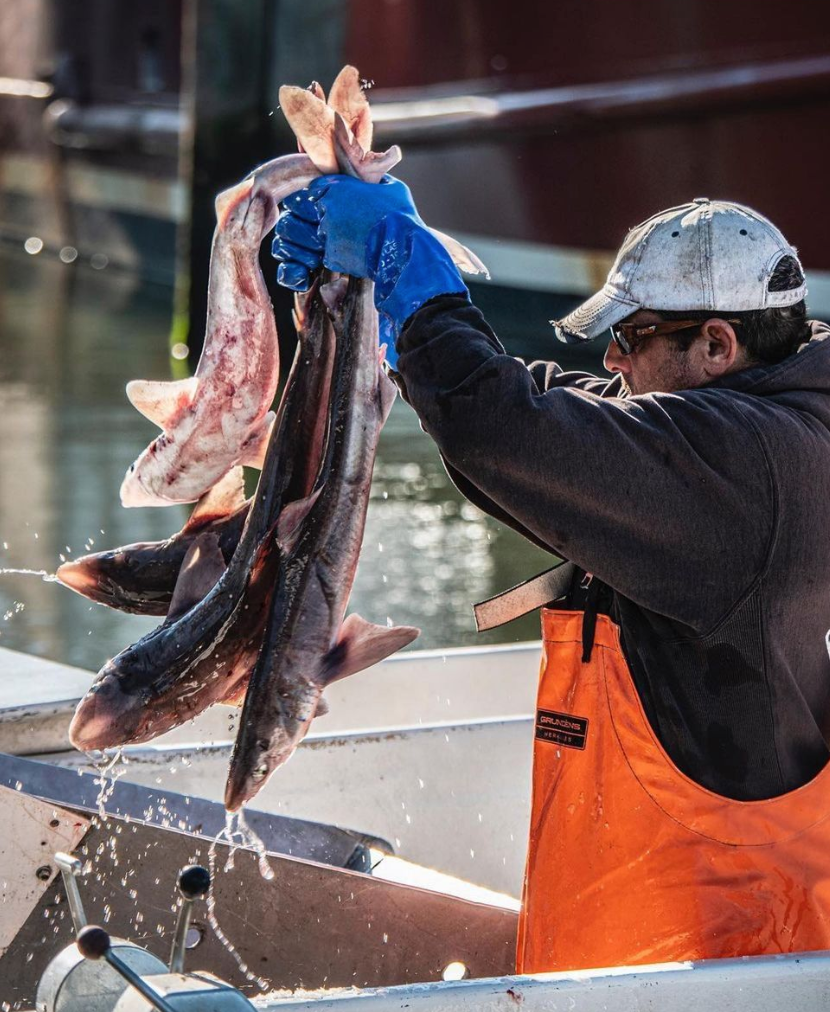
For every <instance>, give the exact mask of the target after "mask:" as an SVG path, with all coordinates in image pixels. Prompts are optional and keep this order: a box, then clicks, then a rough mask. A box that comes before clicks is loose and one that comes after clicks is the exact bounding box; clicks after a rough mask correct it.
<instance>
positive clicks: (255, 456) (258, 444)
mask: <svg viewBox="0 0 830 1012" xmlns="http://www.w3.org/2000/svg"><path fill="white" fill-rule="evenodd" d="M275 418H276V415H275V414H274V412H273V411H269V412H268V414H267V415H265V417H264V418H263V419H262V421H261V422H260V423H259V425H258V427H257V428H256V429H254V430H253V431H252V433H251V435H250V436H248V438H247V439H246V440H245V445H244V446H243V447H242V455H241V456H240V458H239V463H240V464H244V465H245V467H255V468H257V470H259V471H261V470H262V465H263V463H264V462H265V454H266V453H267V452H268V442H269V440H270V438H271V429H272V428H273V425H274V419H275Z"/></svg>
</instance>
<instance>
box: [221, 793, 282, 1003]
mask: <svg viewBox="0 0 830 1012" xmlns="http://www.w3.org/2000/svg"><path fill="white" fill-rule="evenodd" d="M222 842H225V843H227V844H228V857H227V860H226V861H225V867H224V869H223V871H225V872H228V871H231V870H232V869H233V858H234V854H235V852H236V851H237V850H239V848H240V847H245V848H249V849H251V850H253V851H254V852H255V853H256V854H258V855H259V872H260V874H261V875H262V877H263V878H265V879H268V880H269V881H270V880H271V879H273V877H274V871H273V869H272V868H271V866H270V865H269V864H268V859H267V857H266V850H265V844H264V843H263V842H262V840H260V838H259V837H258V836H257V835H256V833H254V831H253V830H252V829H251V828H250V827H249V826H248V825H247V824H246V822H245V820H244V818H243V816H242V814H241V813H239V814H236V815H234V814H232V813H231V812H226V813H225V827H224V829H221V830H220V831H219V834H218V835H217V837H216V839H215V840H214V841H213V843H211V845H210V850H209V851H208V868H209V870H210V881H211V886H210V892H209V893H208V895H207V911H208V922H209V923H210V926H211V927H212V928H213V931H214V934H215V935H216V937H217V938H218V939H219V941H220V942H221V943H222V945H224V947H225V948H226V949H227V950H228V952H229V953H230V954H231V956H233V958H234V961H235V962H236V965H237V966H238V967H239V972H240V973H243V974H244V975H245V978H246V979H247V980H250V981H252V982H253V983H255V984H257V985H258V986H259V987H260V988H261V989H262V990H263V991H265V990H267V989H268V988H269V987H270V984H269V982H268V981H267V980H265V979H264V978H262V977H258V976H257V975H256V974H255V973H254V972H253V971H252V970H251V969H250V967H249V966H248V964H247V963H246V962H245V960H244V959H243V958H242V956H241V955H240V954H239V952H238V950H237V948H236V946H235V945H234V944H233V942H232V941H231V940H230V938H228V936H227V935H226V934H225V932H224V931H223V930H222V928H221V926H220V925H219V920H218V919H217V917H216V895H215V892H214V883H215V881H216V847H217V845H218V844H219V843H222Z"/></svg>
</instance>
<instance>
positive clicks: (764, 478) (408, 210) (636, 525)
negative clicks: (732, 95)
mask: <svg viewBox="0 0 830 1012" xmlns="http://www.w3.org/2000/svg"><path fill="white" fill-rule="evenodd" d="M274 255H275V256H276V257H277V259H278V260H280V261H282V262H281V265H280V267H279V272H278V278H279V281H280V282H281V283H282V284H284V285H286V286H287V287H289V288H293V289H295V290H303V289H304V288H306V287H307V286H308V284H309V273H310V272H311V271H313V270H314V269H315V268H316V267H318V266H319V265H320V263H321V261H322V262H323V263H324V264H325V265H326V266H327V267H329V268H331V269H332V270H335V271H343V272H346V273H348V274H351V275H355V276H361V277H369V278H372V279H373V280H374V282H375V301H376V305H377V307H378V309H379V311H380V318H381V324H382V331H383V336H384V338H385V339H386V340H387V341H388V342H389V346H388V350H387V357H388V360H389V362H390V364H391V365H392V367H393V368H394V370H395V372H396V373H397V376H396V378H397V380H398V383H399V385H400V387H401V390H402V392H403V395H404V397H405V399H406V400H407V401H408V402H409V404H411V405H412V407H413V408H414V409H415V411H416V412H417V414H418V416H419V418H420V420H421V423H422V425H423V427H424V429H425V430H426V431H427V432H428V433H429V434H430V436H432V438H433V439H434V440H435V442H436V443H437V444H438V447H439V449H440V451H441V454H442V456H443V458H444V460H445V462H446V465H447V468H448V470H449V473H450V475H451V476H452V478H453V480H454V481H455V483H456V484H457V486H458V487H459V489H460V490H461V491H462V492H463V493H464V495H466V496H467V497H468V498H469V499H470V500H471V501H472V502H474V503H475V504H476V505H477V506H479V507H481V508H482V509H483V510H485V511H487V512H488V513H490V514H491V515H493V516H494V517H496V518H498V519H499V520H501V521H503V522H505V523H507V524H509V525H510V526H511V527H513V528H515V529H516V530H518V531H520V532H521V533H522V534H524V535H525V536H526V537H528V538H529V539H530V540H531V541H533V542H535V543H536V544H538V545H541V546H542V547H544V548H546V549H548V550H549V551H551V552H553V553H556V554H557V555H560V556H562V557H564V558H566V559H567V560H570V562H571V563H573V564H574V566H573V567H572V568H571V570H570V573H571V574H572V573H573V572H574V569H576V567H578V569H576V575H575V577H574V578H573V579H569V583H568V585H567V586H566V587H565V588H564V589H563V588H562V587H560V588H559V590H560V592H559V593H555V594H554V593H553V592H551V595H550V596H551V598H553V597H556V598H557V600H555V601H550V602H548V603H549V604H550V606H549V607H545V608H544V609H543V610H542V631H543V660H542V671H541V678H540V685H539V695H538V703H537V714H536V731H535V742H534V746H535V747H534V760H533V801H532V813H531V825H530V842H529V849H528V858H527V866H526V876H525V886H524V896H523V904H522V913H521V919H520V931H519V945H518V958H517V969H518V971H519V972H541V971H549V970H567V969H575V968H585V967H596V966H614V965H625V964H643V963H652V962H661V961H667V960H686V959H700V958H707V957H731V956H741V955H756V954H767V953H779V952H790V951H801V950H815V949H827V948H830V863H828V854H829V853H830V818H828V816H830V767H828V765H827V759H828V740H830V657H828V647H827V644H826V636H827V632H828V626H830V537H828V531H830V396H828V395H829V394H830V341H828V340H827V336H828V333H830V328H828V327H827V326H826V325H825V324H822V323H817V322H811V321H809V320H808V319H807V316H806V306H805V296H806V292H807V289H806V286H805V279H804V274H803V271H802V268H801V265H800V263H799V259H798V255H797V253H796V250H795V248H794V247H792V246H791V245H790V244H789V243H788V242H787V241H786V239H785V238H784V237H783V235H782V234H781V232H780V231H779V230H778V229H777V228H776V227H775V226H774V225H772V223H771V222H769V221H768V220H767V219H766V218H764V217H763V216H762V215H760V214H758V213H757V212H756V211H753V210H751V209H750V208H747V207H743V206H741V205H738V204H734V203H730V202H727V201H721V200H710V199H708V198H705V197H699V198H696V199H694V200H693V201H691V202H690V203H688V204H684V205H682V206H680V207H674V208H671V209H669V210H667V211H663V212H661V213H660V214H657V215H655V216H654V217H652V218H650V219H649V220H648V221H646V222H644V223H643V224H641V225H638V226H637V227H636V228H633V229H632V230H631V231H630V232H629V233H628V235H627V236H626V238H625V241H624V242H623V244H622V246H621V248H620V250H619V253H618V254H617V257H616V260H615V262H614V265H613V267H612V268H611V272H610V274H609V275H608V279H607V281H606V283H605V285H604V287H603V288H602V289H601V290H600V291H599V292H598V293H597V294H595V295H594V296H593V297H592V298H590V299H589V300H588V301H587V302H585V303H584V304H583V305H581V306H579V308H577V309H576V310H574V311H573V312H572V313H570V314H569V315H568V316H566V317H565V318H564V319H561V320H558V321H555V328H556V334H557V336H558V337H559V338H560V340H562V341H565V342H570V343H574V342H580V341H590V340H594V339H596V338H598V337H600V336H601V335H602V334H604V333H605V332H606V331H608V330H609V329H610V332H611V341H610V343H609V344H608V349H607V351H606V353H605V367H606V369H607V370H608V371H609V372H610V373H611V374H612V376H613V378H611V379H610V380H609V379H607V378H597V377H595V376H592V375H589V374H587V373H579V372H563V371H562V369H561V368H560V367H559V366H557V365H556V364H554V363H543V362H537V363H534V364H532V365H531V366H530V367H526V366H525V365H523V364H522V363H521V362H520V361H519V360H517V359H515V358H513V357H511V356H509V355H506V354H505V352H504V349H503V348H502V346H501V344H500V343H499V341H498V339H497V338H496V336H495V335H494V333H493V332H492V330H491V329H490V327H489V326H488V325H487V323H486V321H485V320H484V318H483V317H482V315H481V313H480V312H479V311H478V309H476V307H475V306H474V305H472V304H471V302H470V297H469V294H468V291H467V289H466V286H465V284H464V282H463V281H462V279H461V277H460V275H459V273H458V271H457V269H456V268H455V266H454V264H453V262H452V260H451V259H450V257H449V256H448V254H447V252H446V251H445V249H444V247H443V246H442V245H441V244H440V243H439V242H438V241H437V240H436V239H435V238H434V237H433V235H432V234H431V233H430V232H429V231H428V230H427V229H426V227H425V226H424V223H423V222H422V220H421V219H420V217H419V215H418V213H417V211H416V209H415V206H414V204H413V202H412V198H411V195H410V193H409V191H408V189H407V187H406V186H405V185H404V184H403V183H401V182H399V181H396V180H393V179H391V177H387V180H386V181H385V182H384V183H382V184H381V185H370V184H365V183H362V182H359V181H357V180H354V179H350V178H348V177H345V176H324V177H321V178H320V179H318V180H315V182H314V183H312V184H311V186H310V187H309V188H308V189H307V190H304V191H301V192H299V193H297V194H294V195H292V197H291V198H289V200H288V201H286V203H285V205H284V211H283V214H282V215H281V217H280V218H279V221H278V224H277V237H276V239H275V241H274ZM543 600H544V599H543ZM509 604H510V598H509V597H508V598H507V599H506V602H505V607H506V608H507V610H508V611H509Z"/></svg>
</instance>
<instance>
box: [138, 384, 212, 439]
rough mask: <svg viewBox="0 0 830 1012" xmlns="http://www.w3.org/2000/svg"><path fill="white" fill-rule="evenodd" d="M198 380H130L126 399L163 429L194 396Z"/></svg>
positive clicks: (187, 405) (190, 402) (191, 401)
mask: <svg viewBox="0 0 830 1012" xmlns="http://www.w3.org/2000/svg"><path fill="white" fill-rule="evenodd" d="M198 386H199V380H198V379H197V378H196V377H195V376H190V377H189V378H188V379H183V380H172V381H167V380H131V381H130V382H129V383H128V384H127V399H128V400H129V401H130V403H131V404H132V405H133V407H134V408H136V409H137V410H138V411H140V412H141V413H142V415H144V417H145V418H149V419H150V421H151V422H154V423H155V424H156V425H158V427H159V428H160V429H163V428H164V427H165V426H166V425H167V424H168V422H170V421H171V420H172V419H173V418H174V417H175V415H176V414H178V412H179V411H181V410H183V409H184V408H186V407H189V405H190V404H192V403H193V398H194V397H195V396H196V389H197V387H198Z"/></svg>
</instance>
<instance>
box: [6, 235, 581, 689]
mask: <svg viewBox="0 0 830 1012" xmlns="http://www.w3.org/2000/svg"><path fill="white" fill-rule="evenodd" d="M170 306H171V292H170V291H169V289H166V288H163V287H157V286H156V287H153V286H147V285H142V284H141V283H140V282H139V280H138V279H136V278H134V277H131V276H126V275H124V274H119V273H116V272H115V271H113V270H111V269H108V268H106V267H104V268H103V269H99V270H94V269H92V268H90V267H89V266H83V265H80V264H77V263H76V264H63V263H61V262H60V261H59V260H57V259H46V258H45V257H44V256H28V255H26V254H25V253H22V252H20V253H18V252H16V251H2V252H0V419H2V437H0V569H28V570H35V571H38V570H45V571H46V572H47V573H53V572H54V571H55V568H56V567H57V566H58V565H59V564H60V562H61V560H62V559H64V558H72V557H75V556H78V555H83V554H85V553H86V552H89V551H95V550H99V549H102V548H110V547H114V546H116V545H121V544H127V543H129V542H132V541H145V540H155V539H159V538H164V537H166V536H168V535H169V534H171V533H173V532H174V531H175V530H178V529H179V528H180V527H181V526H182V524H183V522H184V520H185V518H186V516H187V514H188V512H189V508H188V507H175V506H174V507H170V508H165V509H152V508H150V509H131V510H127V509H123V508H122V507H121V505H120V503H119V499H118V489H119V486H120V483H121V479H122V477H123V474H124V471H125V469H126V468H127V466H128V465H129V464H130V462H131V461H132V460H133V459H134V458H135V456H136V455H137V453H138V452H139V451H140V450H141V449H142V448H143V447H144V446H145V445H146V444H147V443H148V442H149V440H150V439H151V438H152V437H153V435H154V433H155V432H157V430H156V429H155V428H154V426H153V425H152V424H151V423H149V422H148V421H147V420H146V419H144V418H143V417H142V416H141V415H139V413H138V412H137V411H136V410H135V409H134V408H133V407H132V406H131V405H130V404H129V403H128V401H127V399H126V397H125V395H124V386H125V384H126V382H127V381H128V380H130V379H135V378H157V379H164V378H168V377H169V376H170V362H169V358H168V351H167V346H168V342H167V338H168V333H169V327H170ZM508 315H509V314H508ZM548 315H550V313H548ZM546 319H547V316H546V315H545V311H544V309H543V310H542V312H541V314H540V316H539V320H538V330H539V332H540V333H542V334H545V333H546V330H547V324H546ZM522 322H523V325H524V326H526V325H527V318H526V317H525V318H524V319H523V321H522ZM560 351H561V346H558V347H557V346H556V342H555V341H554V340H553V339H552V337H551V341H550V354H551V357H553V356H555V355H557V354H558V353H559V352H560ZM571 354H572V353H571ZM583 354H584V353H583ZM560 358H561V356H560ZM569 364H572V365H574V366H579V367H581V368H586V367H587V368H593V369H598V368H600V362H599V356H598V350H593V351H592V352H591V353H590V357H589V358H588V359H587V360H586V359H583V360H582V361H578V360H577V361H575V362H571V363H569ZM550 563H551V557H550V556H548V555H546V554H545V553H544V552H541V551H540V550H538V549H537V548H535V547H534V546H532V545H530V544H528V543H527V542H526V541H524V539H522V538H521V537H519V536H518V535H516V534H514V533H513V532H512V531H509V530H507V529H506V528H504V527H503V526H502V525H500V524H499V523H497V522H496V521H494V520H491V519H490V518H488V517H486V516H485V515H484V514H482V513H481V512H480V511H479V510H477V509H476V508H475V507H473V506H471V505H470V504H468V503H466V502H465V500H464V499H463V498H462V497H461V496H460V495H459V494H458V493H457V492H456V491H455V489H454V488H453V486H452V485H451V483H450V481H449V479H448V478H447V476H446V474H445V472H444V470H443V468H442V466H441V463H440V460H439V457H438V453H437V451H436V449H435V447H434V445H433V444H432V442H431V441H430V440H429V438H428V437H427V436H426V435H424V433H423V432H422V431H421V430H420V428H419V426H418V423H417V420H416V418H415V415H414V414H413V412H412V411H411V410H410V409H409V408H408V407H407V406H406V405H405V404H403V403H401V402H398V403H396V405H395V408H394V410H393V413H392V416H391V418H390V419H389V422H388V423H387V426H386V428H385V429H384V432H383V435H382V437H381V443H380V450H379V455H378V460H377V464H376V468H375V477H374V482H373V486H372V502H371V506H370V509H369V516H368V520H367V527H366V536H365V541H364V546H363V554H362V556H361V562H360V567H359V570H358V575H357V580H356V583H355V587H354V592H353V594H352V599H351V605H350V608H351V610H357V611H359V612H360V613H361V614H362V615H364V617H366V618H367V619H369V620H371V621H375V622H381V623H382V622H385V621H386V619H387V617H388V618H390V619H391V620H392V621H393V622H395V623H407V624H412V625H417V626H420V627H421V629H422V635H421V637H420V639H419V640H417V641H416V642H415V644H413V647H415V648H427V647H449V646H463V645H471V644H476V643H491V642H515V641H519V640H528V639H536V638H538V627H537V620H536V617H535V616H529V617H528V618H525V619H521V620H519V621H517V622H514V623H511V624H510V625H508V626H505V627H503V628H502V629H500V630H494V631H493V632H491V633H487V634H484V635H481V636H479V635H477V634H476V632H475V627H474V624H473V618H472V610H471V604H472V603H473V602H474V601H479V600H482V599H484V598H487V597H489V596H491V595H492V594H494V593H496V592H497V591H498V590H500V589H504V588H506V587H509V586H511V585H512V584H514V583H517V582H519V581H521V580H523V579H525V578H526V577H528V576H531V575H533V574H534V573H536V572H538V571H539V570H541V569H543V568H545V567H546V566H548V565H550ZM154 624H156V623H155V620H152V619H142V618H137V617H134V616H125V615H121V614H120V613H118V612H114V611H110V610H109V609H106V608H104V607H101V606H99V605H92V604H90V603H89V602H87V601H85V600H84V599H82V598H80V597H78V596H77V595H75V594H73V593H72V592H71V591H69V590H67V589H66V588H63V587H61V586H59V585H58V584H55V583H49V582H44V581H43V580H42V579H40V578H38V577H37V576H32V575H17V574H4V575H0V646H3V647H8V648H11V649H14V650H22V651H25V652H27V653H31V654H37V655H40V656H43V657H49V658H53V659H55V660H61V661H63V662H65V663H69V664H74V665H78V666H80V667H85V668H90V669H97V668H98V667H100V665H101V664H102V663H103V662H104V661H105V660H106V659H107V658H108V657H109V656H111V655H112V654H114V653H117V652H118V651H119V650H121V649H122V648H123V647H125V646H126V645H127V644H129V643H130V642H132V641H133V640H135V639H137V638H138V637H139V636H141V635H142V634H143V633H144V632H146V631H148V630H149V629H150V628H152V627H153V625H154Z"/></svg>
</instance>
